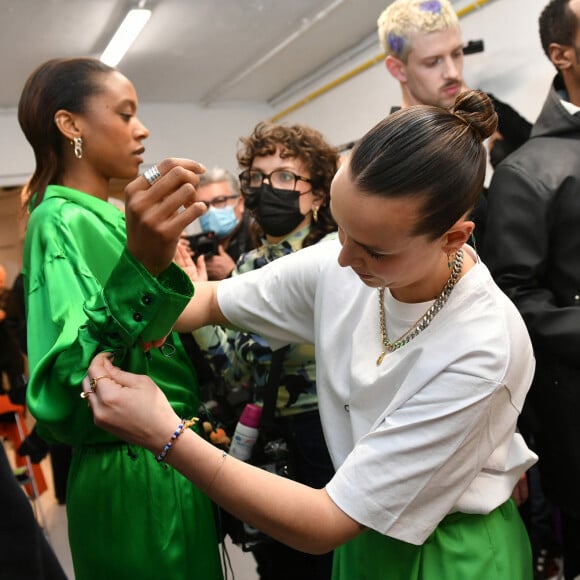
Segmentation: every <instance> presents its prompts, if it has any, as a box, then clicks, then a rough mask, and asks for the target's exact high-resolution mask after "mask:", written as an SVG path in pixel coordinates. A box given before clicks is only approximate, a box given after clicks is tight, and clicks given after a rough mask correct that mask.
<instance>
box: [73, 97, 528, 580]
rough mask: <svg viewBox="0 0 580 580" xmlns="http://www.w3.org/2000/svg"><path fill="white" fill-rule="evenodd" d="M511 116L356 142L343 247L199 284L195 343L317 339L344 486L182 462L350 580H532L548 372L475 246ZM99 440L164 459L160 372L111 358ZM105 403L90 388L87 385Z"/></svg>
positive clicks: (320, 380) (383, 126)
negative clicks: (532, 489) (522, 504)
mask: <svg viewBox="0 0 580 580" xmlns="http://www.w3.org/2000/svg"><path fill="white" fill-rule="evenodd" d="M496 123H497V117H496V114H495V112H494V110H493V107H492V104H491V101H490V100H489V98H488V97H487V96H486V95H485V94H483V93H481V92H479V91H468V92H466V93H462V94H461V95H459V97H458V98H457V100H456V102H455V106H454V107H453V108H452V110H451V111H447V110H444V109H441V108H436V107H427V106H416V107H409V108H407V109H403V110H401V111H399V112H397V113H395V114H393V115H390V116H389V117H388V118H387V119H385V120H384V121H382V122H380V123H379V124H378V125H377V126H376V127H374V128H373V129H371V130H370V131H369V132H368V133H367V134H366V135H365V136H364V137H363V138H362V140H361V141H360V142H359V143H358V144H357V145H356V147H355V148H354V150H353V151H352V153H351V156H350V158H349V159H348V160H346V161H345V162H344V163H343V164H342V166H341V167H340V169H339V171H338V173H337V174H336V177H335V178H334V180H333V183H332V188H331V210H332V214H333V216H334V219H335V220H336V222H337V224H338V228H339V230H338V231H339V241H337V242H336V243H334V242H328V243H325V244H315V245H314V246H312V247H310V248H306V249H304V250H301V251H300V252H296V253H294V254H291V255H290V256H287V257H284V258H280V259H279V260H276V261H275V262H273V263H272V264H269V265H267V266H265V267H264V268H261V269H259V270H256V271H254V272H249V273H247V274H244V275H243V276H238V277H235V278H232V279H229V280H224V281H221V282H219V283H212V282H209V283H206V284H196V293H195V297H194V298H193V299H192V301H191V302H190V303H189V305H188V307H187V308H186V310H185V311H184V313H183V315H182V316H181V317H180V319H179V321H178V323H177V325H176V328H178V329H179V330H184V329H191V328H197V327H199V326H201V325H204V324H208V323H214V324H215V323H217V324H225V325H232V326H235V327H236V328H244V329H251V330H252V331H255V332H259V333H260V335H261V336H263V337H265V338H266V339H267V340H268V342H269V344H270V346H271V347H272V348H277V347H279V346H280V345H283V344H286V343H287V342H307V341H310V342H313V343H314V344H315V348H316V364H317V366H316V369H317V386H318V396H319V408H320V415H321V419H322V424H323V428H324V432H325V435H326V439H327V443H328V447H329V450H330V454H331V457H332V459H333V462H334V465H335V467H336V474H335V476H334V477H333V478H332V480H331V481H330V482H329V483H328V484H327V485H326V486H325V487H324V488H323V489H311V488H307V487H305V486H301V485H300V484H297V483H296V482H293V481H288V480H286V479H284V478H281V477H276V476H274V475H272V474H269V473H264V472H263V471H261V470H259V469H256V468H254V467H252V466H250V465H248V464H246V463H243V462H241V461H237V460H236V459H234V458H232V457H229V456H227V455H224V454H222V453H221V452H220V451H219V450H217V449H215V448H214V447H213V446H211V445H210V444H209V443H207V442H206V441H204V440H203V439H202V438H200V437H199V436H197V435H195V434H194V433H192V432H187V433H185V434H184V435H183V436H181V437H180V438H179V440H178V441H177V442H176V444H175V445H174V448H172V450H171V452H170V453H168V454H167V457H166V459H167V462H168V463H170V464H171V465H172V466H174V467H175V468H176V469H178V470H179V471H181V472H182V473H183V474H185V475H186V476H187V477H188V478H190V479H191V480H192V481H194V482H195V483H196V484H197V485H199V486H201V487H203V488H204V489H206V490H207V493H208V494H209V496H210V497H211V498H212V499H214V501H216V502H217V503H219V504H221V505H223V506H224V507H225V508H226V509H228V510H229V511H231V512H233V513H235V514H236V515H237V516H238V517H240V518H241V519H243V520H245V521H249V522H251V523H252V524H253V525H254V526H256V527H258V528H260V529H262V530H264V531H265V532H267V533H268V534H270V535H272V536H274V537H276V538H278V539H279V540H280V541H282V542H285V543H287V544H289V545H291V546H293V547H295V548H297V549H299V550H303V551H306V552H311V553H323V552H325V551H328V550H329V549H333V548H335V553H334V569H333V578H335V579H347V580H353V579H363V578H365V579H367V578H372V579H373V580H374V579H385V580H386V579H388V580H393V579H396V580H399V579H400V580H409V579H423V580H433V579H435V578H437V579H439V578H445V580H460V579H461V580H465V579H474V580H475V579H481V578H486V579H502V580H523V579H531V578H532V560H531V552H530V546H529V540H528V537H527V534H526V531H525V528H524V526H523V523H522V521H521V519H520V516H519V513H518V510H517V508H516V505H515V503H514V501H513V499H512V498H511V493H512V490H513V488H514V486H516V484H517V483H518V480H519V478H520V477H521V475H522V474H523V473H524V472H525V471H526V470H527V469H528V467H530V466H531V465H532V464H533V463H534V462H535V461H536V459H537V458H536V456H535V455H534V454H533V453H532V452H531V451H530V450H529V449H528V448H527V447H526V445H525V443H524V441H523V439H522V437H521V436H520V435H519V434H518V433H517V430H516V422H517V418H518V415H519V414H520V412H521V409H522V406H523V403H524V398H525V396H526V393H527V391H528V388H529V386H530V382H531V378H532V375H533V370H534V359H533V354H532V348H531V344H530V339H529V336H528V333H527V331H526V328H525V325H524V323H523V321H522V319H521V317H520V315H519V314H518V312H517V310H516V309H515V307H514V306H513V304H512V303H511V302H510V300H509V299H508V298H507V297H506V296H505V295H504V294H503V293H502V292H501V291H500V290H499V288H498V287H497V286H496V285H495V284H494V282H493V280H492V278H491V276H490V274H489V271H488V270H487V268H486V267H485V265H484V264H483V263H482V262H481V261H480V260H479V259H478V257H477V254H476V253H475V251H474V250H473V249H472V248H471V247H469V246H468V245H466V242H467V240H468V239H469V237H470V235H471V232H472V230H473V222H471V221H470V220H469V219H468V216H469V214H470V211H471V208H472V207H473V205H474V203H475V201H476V200H477V197H478V195H479V193H480V191H481V188H482V186H483V179H484V173H485V165H486V152H485V148H484V145H483V140H484V139H486V138H487V137H488V136H489V135H491V134H492V133H493V131H494V129H495V126H496ZM89 375H90V376H100V375H106V378H105V379H103V380H102V381H100V382H99V390H98V391H97V392H96V393H93V394H91V396H90V397H89V401H90V404H91V406H92V409H93V413H94V415H95V422H96V424H97V425H99V426H101V427H103V428H105V429H109V430H111V431H112V432H114V433H116V434H117V435H119V436H121V437H123V438H126V439H127V440H129V441H132V442H134V443H137V444H139V445H143V446H144V447H146V448H147V449H149V450H150V451H152V452H153V453H159V450H160V449H162V448H163V445H164V444H165V443H166V441H167V440H168V439H169V438H170V436H171V433H172V432H173V431H174V430H175V427H176V425H177V424H178V423H179V417H178V416H177V415H176V414H175V413H174V412H172V411H171V409H170V408H169V406H168V405H167V403H166V402H165V401H164V396H163V394H162V392H161V391H160V390H159V389H157V388H156V386H155V384H154V383H153V381H151V380H150V379H149V378H148V377H144V376H138V375H134V374H130V373H126V372H123V371H122V370H120V369H117V368H116V367H115V366H114V364H113V362H111V360H110V359H108V358H107V357H106V355H104V354H102V355H99V356H97V357H96V358H95V359H94V360H93V362H92V364H91V367H90V368H89ZM85 389H86V390H87V391H88V385H85Z"/></svg>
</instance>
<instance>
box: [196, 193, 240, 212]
mask: <svg viewBox="0 0 580 580" xmlns="http://www.w3.org/2000/svg"><path fill="white" fill-rule="evenodd" d="M238 197H240V196H239V195H218V196H217V197H214V198H213V199H212V200H211V201H204V202H203V203H205V204H206V205H207V206H208V207H217V208H218V209H222V208H224V207H226V206H227V205H229V204H228V202H229V201H230V200H232V199H238Z"/></svg>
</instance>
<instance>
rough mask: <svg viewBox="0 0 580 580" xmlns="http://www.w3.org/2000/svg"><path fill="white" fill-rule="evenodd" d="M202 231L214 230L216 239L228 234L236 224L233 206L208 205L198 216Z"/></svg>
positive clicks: (236, 219)
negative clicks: (218, 206)
mask: <svg viewBox="0 0 580 580" xmlns="http://www.w3.org/2000/svg"><path fill="white" fill-rule="evenodd" d="M199 222H200V224H201V229H202V231H203V233H207V232H214V233H215V236H216V238H217V239H218V240H221V239H222V238H225V237H227V236H229V235H230V234H231V233H232V232H233V231H234V229H235V228H236V226H237V225H238V218H237V217H236V214H235V212H234V206H231V205H229V206H227V207H222V208H217V207H210V208H209V209H208V210H207V211H206V212H205V213H204V214H203V215H202V216H201V217H200V218H199Z"/></svg>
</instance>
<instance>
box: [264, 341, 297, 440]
mask: <svg viewBox="0 0 580 580" xmlns="http://www.w3.org/2000/svg"><path fill="white" fill-rule="evenodd" d="M289 348H290V345H286V346H284V347H282V348H281V349H279V350H276V351H274V352H273V353H272V361H271V363H270V372H269V374H268V383H267V385H266V387H265V388H264V391H263V392H264V395H263V397H262V401H263V406H262V418H261V419H260V427H266V428H267V427H271V426H272V424H273V423H274V418H275V415H276V400H277V399H278V388H279V387H280V377H281V376H282V363H283V362H284V358H285V357H286V353H287V352H288V349H289Z"/></svg>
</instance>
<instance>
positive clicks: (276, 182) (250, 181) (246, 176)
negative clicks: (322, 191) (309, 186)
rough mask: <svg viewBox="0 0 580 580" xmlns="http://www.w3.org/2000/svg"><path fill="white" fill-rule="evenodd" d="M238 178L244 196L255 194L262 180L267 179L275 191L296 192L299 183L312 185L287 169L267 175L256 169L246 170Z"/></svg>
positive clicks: (308, 180) (310, 181)
mask: <svg viewBox="0 0 580 580" xmlns="http://www.w3.org/2000/svg"><path fill="white" fill-rule="evenodd" d="M238 177H239V179H240V187H241V188H242V193H244V194H253V193H255V192H256V191H255V190H256V189H259V188H260V187H262V183H264V179H267V180H268V181H269V182H270V185H271V186H272V187H273V188H275V189H289V190H292V191H296V186H297V185H298V182H299V181H306V183H312V180H311V179H308V178H306V177H302V176H301V175H296V173H292V171H288V170H287V169H275V170H274V171H272V172H271V173H268V174H267V175H265V174H264V173H262V172H261V171H258V170H256V169H246V170H245V171H242V172H241V173H240V175H239V176H238ZM304 193H308V192H304Z"/></svg>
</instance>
